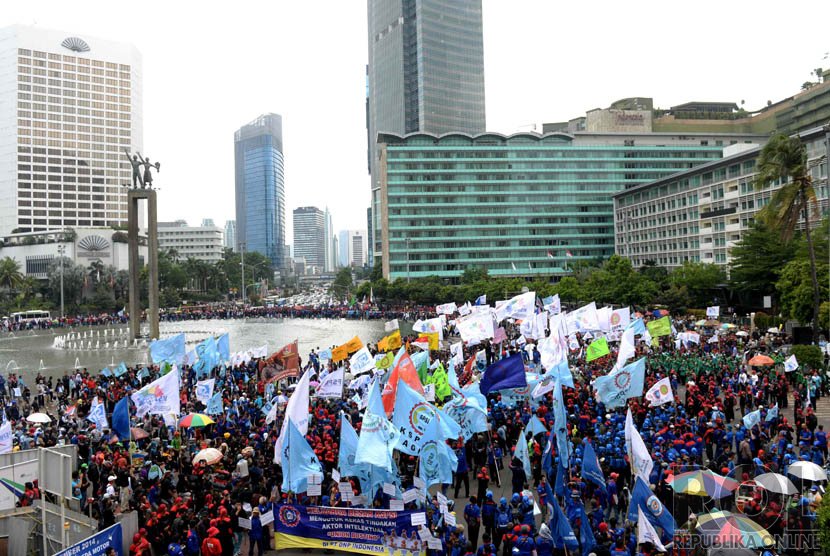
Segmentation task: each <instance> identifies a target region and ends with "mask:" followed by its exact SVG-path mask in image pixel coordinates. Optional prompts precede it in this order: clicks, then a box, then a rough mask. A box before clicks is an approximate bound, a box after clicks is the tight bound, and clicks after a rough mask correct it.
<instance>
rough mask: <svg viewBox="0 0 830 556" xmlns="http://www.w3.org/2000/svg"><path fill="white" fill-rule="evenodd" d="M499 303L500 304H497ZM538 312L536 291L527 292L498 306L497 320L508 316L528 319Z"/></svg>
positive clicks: (499, 320)
mask: <svg viewBox="0 0 830 556" xmlns="http://www.w3.org/2000/svg"><path fill="white" fill-rule="evenodd" d="M497 305H498V304H497ZM535 314H536V292H527V293H523V294H520V295H517V296H516V297H513V298H512V299H510V300H508V301H507V302H506V303H503V304H501V305H498V307H496V321H497V322H501V321H503V320H504V319H506V318H509V317H512V318H514V319H527V318H530V317H532V316H533V315H535Z"/></svg>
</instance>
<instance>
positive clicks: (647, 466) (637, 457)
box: [625, 407, 654, 484]
mask: <svg viewBox="0 0 830 556" xmlns="http://www.w3.org/2000/svg"><path fill="white" fill-rule="evenodd" d="M625 447H626V450H627V451H628V459H629V461H630V462H631V471H632V473H634V475H636V476H638V477H640V478H641V479H643V481H644V482H645V483H646V484H649V475H651V470H652V469H653V468H654V461H652V459H651V456H650V455H649V453H648V448H646V443H645V442H643V437H642V436H640V433H639V431H638V430H637V428H636V427H635V426H634V418H633V417H632V416H631V408H630V407H629V408H628V412H627V413H626V415H625Z"/></svg>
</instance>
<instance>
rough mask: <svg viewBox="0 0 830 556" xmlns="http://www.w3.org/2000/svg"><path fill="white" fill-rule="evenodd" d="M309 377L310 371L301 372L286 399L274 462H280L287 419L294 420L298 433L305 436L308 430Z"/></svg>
mask: <svg viewBox="0 0 830 556" xmlns="http://www.w3.org/2000/svg"><path fill="white" fill-rule="evenodd" d="M310 378H311V373H309V372H306V373H303V376H302V377H300V381H299V382H297V387H296V388H295V389H294V393H293V394H291V398H289V400H288V405H286V406H285V418H284V419H283V421H282V429H281V430H280V437H279V438H277V441H276V442H275V443H274V463H278V464H279V463H282V442H283V439H285V438H286V436H287V435H288V420H289V419H291V421H293V422H294V426H295V427H297V430H298V431H300V434H302V435H303V436H305V435H306V433H307V432H308V382H309V380H310Z"/></svg>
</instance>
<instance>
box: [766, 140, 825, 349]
mask: <svg viewBox="0 0 830 556" xmlns="http://www.w3.org/2000/svg"><path fill="white" fill-rule="evenodd" d="M778 180H780V181H781V183H782V185H781V187H780V188H779V189H778V190H776V191H775V192H774V193H773V194H772V197H770V200H769V204H767V206H765V207H764V208H763V209H762V210H761V211H760V212H759V213H758V215H757V218H758V219H759V220H760V221H762V222H763V223H764V224H766V225H767V226H769V227H770V228H773V229H778V230H779V232H780V234H781V239H782V240H784V241H785V242H788V241H790V240H791V239H792V237H793V235H794V234H795V231H796V228H797V227H798V225H799V222H801V223H803V225H804V233H805V235H806V238H807V251H808V252H809V253H810V278H811V279H812V282H813V323H812V325H813V341H814V342H816V343H818V331H819V329H818V313H819V305H820V304H821V296H820V294H819V287H818V277H817V274H816V253H815V249H814V248H813V238H812V236H811V233H810V217H811V215H813V216H815V218H818V216H817V213H818V201H817V199H816V190H815V189H813V180H812V178H811V177H810V174H809V172H808V171H807V149H806V148H804V144H803V143H802V142H801V139H800V138H798V137H788V136H787V135H784V134H778V135H775V136H774V137H772V138H771V139H770V140H769V142H768V143H767V144H766V145H765V146H764V148H763V149H762V150H761V155H760V156H759V157H758V176H757V177H756V178H755V186H756V187H758V188H763V187H768V186H770V185H772V184H774V183H775V182H776V181H778ZM788 180H789V181H788Z"/></svg>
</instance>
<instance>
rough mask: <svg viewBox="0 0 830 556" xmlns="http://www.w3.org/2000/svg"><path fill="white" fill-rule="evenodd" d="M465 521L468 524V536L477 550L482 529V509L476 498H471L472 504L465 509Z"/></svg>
mask: <svg viewBox="0 0 830 556" xmlns="http://www.w3.org/2000/svg"><path fill="white" fill-rule="evenodd" d="M464 520H465V521H466V522H467V530H468V536H469V539H470V542H471V543H472V545H473V550H475V549H476V548H477V547H478V533H479V530H480V529H481V508H480V507H479V505H478V499H477V498H476V497H475V496H470V503H469V504H467V505H466V506H465V507H464Z"/></svg>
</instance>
